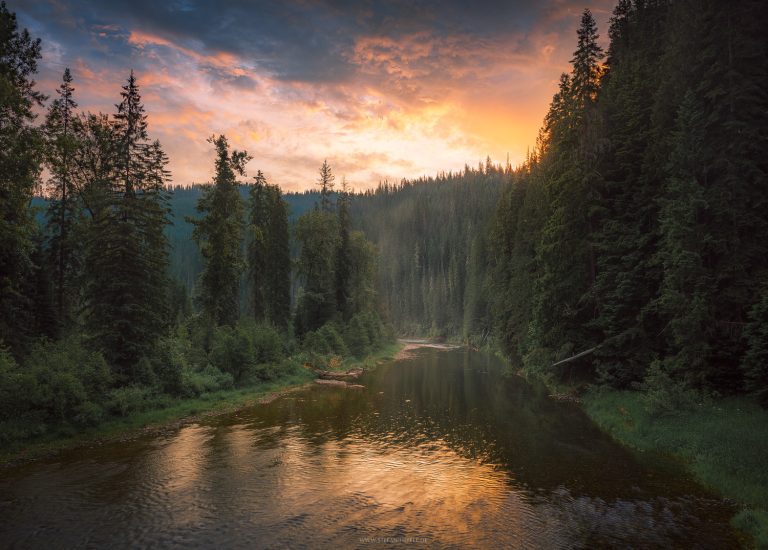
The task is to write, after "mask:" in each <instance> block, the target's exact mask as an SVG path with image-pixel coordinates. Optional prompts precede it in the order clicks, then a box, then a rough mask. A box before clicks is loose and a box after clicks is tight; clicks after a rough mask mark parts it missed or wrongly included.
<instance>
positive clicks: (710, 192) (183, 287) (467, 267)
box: [0, 0, 768, 445]
mask: <svg viewBox="0 0 768 550" xmlns="http://www.w3.org/2000/svg"><path fill="white" fill-rule="evenodd" d="M766 29H768V10H766V9H764V6H763V3H762V2H761V1H758V0H738V1H735V2H718V1H715V0H706V1H692V0H619V1H618V3H617V5H616V6H615V8H614V10H613V13H612V16H611V17H610V22H609V28H608V40H607V41H605V42H603V43H604V44H605V43H607V47H605V48H604V47H602V46H601V45H600V44H601V41H600V39H599V33H598V26H597V22H596V20H595V18H594V17H593V15H592V13H591V12H590V11H589V10H585V11H584V12H583V15H582V17H581V21H580V26H579V27H578V29H574V30H575V31H576V32H575V33H574V50H573V57H572V59H571V68H570V71H569V72H566V73H564V74H562V75H561V76H560V79H559V89H558V90H557V92H556V94H555V95H554V97H553V98H552V101H551V103H550V106H549V110H548V112H547V114H546V117H545V119H544V120H543V123H542V126H541V129H540V131H539V134H538V136H532V141H533V138H534V137H535V146H533V147H531V149H530V152H529V153H528V156H527V159H526V160H525V162H523V163H522V164H521V165H519V166H511V165H510V164H509V162H506V163H504V164H498V163H494V162H493V161H492V160H491V159H490V158H488V159H487V160H486V161H485V162H482V163H480V164H479V165H477V166H465V168H464V170H462V171H459V172H444V173H440V174H437V175H435V176H434V177H421V178H416V179H404V180H402V181H400V182H389V181H382V182H379V183H378V186H377V187H375V188H372V189H371V190H368V191H364V192H355V191H354V190H353V185H355V184H359V183H360V182H350V183H349V184H348V183H347V182H346V181H345V179H344V178H342V177H341V176H340V175H339V174H336V173H334V170H333V166H332V163H329V162H328V161H325V162H324V163H323V164H322V165H321V166H318V170H317V172H316V173H315V174H307V182H308V183H311V184H312V185H311V187H312V190H311V191H305V192H302V193H283V192H282V191H281V189H280V187H279V185H278V184H279V182H271V181H268V180H267V178H266V177H265V176H264V174H263V173H262V171H261V170H259V169H258V166H259V159H258V158H252V157H251V155H249V153H248V152H247V151H243V150H236V149H235V148H234V147H233V146H231V145H230V142H229V141H228V140H227V137H226V136H225V135H213V136H211V137H210V138H208V141H209V144H210V147H211V148H212V150H213V151H214V152H215V165H214V166H213V167H212V170H213V173H214V177H213V180H212V181H211V182H209V183H206V184H195V185H192V182H179V181H176V180H173V179H172V174H171V173H170V172H169V171H168V168H167V165H168V161H169V159H168V157H167V155H166V153H165V152H164V150H163V145H162V144H161V143H160V142H159V141H158V140H156V139H154V138H153V137H152V136H151V135H150V134H149V132H148V121H151V120H152V113H151V112H147V111H145V108H144V104H143V102H142V96H141V90H142V88H141V85H142V80H141V79H142V77H141V74H134V72H133V71H130V70H127V71H126V79H125V81H124V82H122V83H119V82H115V83H114V99H115V102H116V107H115V110H114V111H113V112H109V113H100V112H99V113H93V112H84V111H81V110H79V107H78V81H77V74H75V73H73V72H71V71H70V70H69V69H66V70H65V71H64V72H63V76H62V79H61V84H60V86H59V88H58V89H56V90H40V89H39V87H38V86H37V85H36V84H35V80H34V79H35V75H36V71H37V66H38V63H39V62H40V59H41V42H40V40H38V39H36V38H35V37H33V36H31V35H30V34H29V33H28V32H27V30H25V29H23V28H20V27H19V25H18V23H17V20H16V18H15V16H14V14H13V13H12V12H11V11H10V8H9V7H7V6H6V5H5V3H3V4H2V7H0V209H1V210H2V220H1V221H0V344H1V345H2V348H0V443H1V444H4V445H5V444H8V445H10V444H11V443H16V442H20V441H21V442H23V441H25V440H30V439H34V438H35V437H38V436H41V435H44V434H46V433H48V432H51V431H56V430H61V429H63V430H64V431H65V432H67V430H69V432H67V433H74V432H76V431H77V430H79V429H83V428H85V427H88V426H95V425H98V424H100V423H101V422H103V421H105V420H106V419H109V418H113V417H121V416H122V417H125V416H129V415H131V414H133V413H135V412H137V411H145V410H150V409H154V408H162V407H165V406H167V405H168V404H169V403H171V402H174V400H178V399H188V398H195V397H200V396H204V395H208V394H211V393H213V392H217V391H221V390H228V389H232V388H247V387H252V386H256V385H258V384H262V383H265V382H268V381H274V380H281V379H290V378H291V377H296V376H299V375H300V373H301V372H302V369H303V366H304V365H306V364H311V365H313V366H317V367H318V368H329V367H333V366H334V365H336V366H338V365H339V364H341V363H342V362H344V361H349V362H351V361H353V360H354V358H357V359H358V360H359V359H362V358H365V357H366V356H368V355H370V354H372V353H375V352H378V351H379V350H381V349H382V348H383V347H385V346H386V345H388V344H391V343H393V342H394V339H395V336H396V335H398V336H414V337H431V338H439V339H441V340H451V341H461V342H463V343H465V344H467V345H469V346H471V347H474V348H486V349H488V350H491V351H495V352H499V353H500V354H502V355H503V356H504V357H505V358H506V359H507V360H508V362H509V365H510V369H511V370H514V371H519V372H522V373H524V374H525V375H527V376H529V377H531V378H535V379H540V380H543V381H545V382H546V383H547V384H548V385H549V386H550V387H552V388H560V389H562V388H568V390H567V391H573V392H581V391H583V390H585V389H586V388H588V387H589V388H591V389H592V390H595V389H596V388H603V389H604V390H606V391H611V390H621V391H624V390H631V391H633V392H636V395H640V396H642V399H643V401H642V402H643V403H644V405H645V406H646V408H647V409H648V410H650V411H652V412H653V414H665V413H669V412H674V411H679V410H684V409H685V408H687V407H695V406H697V404H701V403H702V402H711V400H718V399H728V398H730V397H733V396H741V397H744V398H748V399H750V400H752V401H757V402H758V403H760V404H761V405H762V406H763V407H766V406H768V62H767V61H766V60H768V41H766V38H765V30H766ZM206 138H207V136H200V139H201V140H205V139H206ZM204 177H205V175H204V174H201V176H200V178H201V179H203V178H204ZM172 182H173V184H172Z"/></svg>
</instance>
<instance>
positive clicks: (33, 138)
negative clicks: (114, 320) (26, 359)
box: [0, 2, 45, 355]
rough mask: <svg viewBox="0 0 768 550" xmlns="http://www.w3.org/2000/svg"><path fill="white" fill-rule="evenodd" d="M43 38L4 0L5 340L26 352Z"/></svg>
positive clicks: (0, 23) (0, 46)
mask: <svg viewBox="0 0 768 550" xmlns="http://www.w3.org/2000/svg"><path fill="white" fill-rule="evenodd" d="M39 59H40V40H39V39H33V38H32V37H31V36H30V35H29V32H28V31H27V30H26V29H24V30H19V28H18V24H17V21H16V15H15V14H14V13H11V12H9V11H8V8H7V7H6V4H5V2H0V342H2V344H1V345H7V346H10V348H11V350H12V351H13V352H14V353H16V354H17V355H18V354H20V353H22V352H23V351H24V350H25V349H26V346H27V343H28V342H29V339H30V338H31V337H32V336H34V319H33V316H32V307H31V299H30V296H29V295H28V293H27V292H25V288H24V284H25V281H27V280H29V279H30V277H32V274H33V271H34V269H35V267H34V265H33V262H32V259H31V256H32V254H33V251H34V249H35V242H34V239H35V233H36V231H37V228H36V223H35V221H34V218H33V216H32V211H31V209H30V201H31V200H32V195H33V193H34V190H35V188H36V186H37V184H38V180H39V174H40V153H41V149H42V139H41V135H40V132H39V130H38V129H37V128H35V127H34V125H33V122H34V120H35V118H36V115H35V112H34V109H35V108H36V107H38V106H42V103H43V101H44V99H45V96H43V95H42V94H41V93H40V92H38V91H37V90H35V82H34V80H33V76H34V74H35V73H36V72H37V62H38V60H39Z"/></svg>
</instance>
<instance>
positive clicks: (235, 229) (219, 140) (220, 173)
mask: <svg viewBox="0 0 768 550" xmlns="http://www.w3.org/2000/svg"><path fill="white" fill-rule="evenodd" d="M208 142H209V143H211V144H213V146H214V148H215V149H216V172H215V176H214V181H213V185H211V186H210V187H208V188H207V189H206V190H205V191H204V192H203V196H202V197H201V198H200V200H199V201H198V203H197V211H198V212H199V213H200V214H202V215H203V217H202V218H200V219H190V220H189V221H190V222H191V223H192V224H194V231H193V238H194V239H195V241H196V242H197V243H198V246H199V247H200V252H201V253H202V255H203V261H204V267H203V273H202V275H201V278H200V288H199V301H200V304H201V306H202V308H203V311H204V313H205V314H206V316H207V317H208V319H209V320H210V321H211V322H212V323H214V324H215V325H234V324H235V322H236V321H237V319H238V317H239V313H240V300H239V297H240V275H241V273H242V272H243V269H244V267H245V261H244V258H243V251H242V240H243V231H244V220H243V210H244V208H243V201H242V199H241V198H240V192H239V191H238V182H237V179H236V177H237V174H240V175H244V174H245V165H246V163H247V162H248V161H249V160H251V157H250V156H249V155H248V153H247V152H245V151H237V150H233V151H232V152H230V150H229V143H228V142H227V138H226V137H225V136H223V135H221V136H218V137H215V136H212V137H211V138H209V140H208Z"/></svg>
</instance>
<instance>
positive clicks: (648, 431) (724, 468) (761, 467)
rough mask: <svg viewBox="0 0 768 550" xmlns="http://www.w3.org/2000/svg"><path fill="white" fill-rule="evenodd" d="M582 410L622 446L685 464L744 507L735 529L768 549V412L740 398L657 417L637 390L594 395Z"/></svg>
mask: <svg viewBox="0 0 768 550" xmlns="http://www.w3.org/2000/svg"><path fill="white" fill-rule="evenodd" d="M583 405H584V409H585V410H586V412H587V414H588V415H589V416H590V417H591V418H592V419H593V420H594V421H595V422H596V423H597V424H598V425H599V426H600V427H601V428H602V429H604V430H605V431H606V432H608V433H610V434H611V435H612V436H613V437H614V438H616V439H617V440H618V441H620V442H622V443H624V444H626V445H629V446H631V447H634V448H637V449H642V450H647V451H659V452H663V453H668V454H672V455H674V456H677V457H679V458H681V459H682V460H684V461H685V463H686V464H687V466H688V468H689V469H690V471H691V472H692V473H693V474H694V475H695V477H696V478H697V479H698V480H699V481H700V482H702V483H703V484H704V485H706V486H708V487H710V488H711V489H713V490H715V491H716V492H718V493H719V494H721V495H722V496H723V497H725V498H728V499H732V500H733V501H735V502H737V503H738V504H739V505H741V506H742V509H741V511H740V512H739V513H738V514H737V515H736V516H734V518H733V520H732V523H733V525H734V526H735V527H736V528H738V529H740V530H741V531H743V532H745V533H748V534H749V535H751V536H752V537H753V538H754V540H755V542H756V544H757V546H758V547H759V548H768V463H767V462H766V458H768V411H766V410H764V409H762V408H760V407H759V406H758V405H757V404H756V403H755V402H754V401H752V400H750V399H748V398H746V397H739V398H728V399H722V400H717V401H714V402H712V403H707V404H702V405H699V406H697V407H696V408H695V409H691V410H682V411H678V412H675V413H673V414H666V415H652V414H650V413H649V412H648V410H647V409H646V407H645V403H644V401H643V394H641V393H640V392H633V391H623V392H620V391H597V392H590V393H588V394H586V395H585V396H584V399H583Z"/></svg>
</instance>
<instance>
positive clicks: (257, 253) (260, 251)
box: [248, 170, 269, 321]
mask: <svg viewBox="0 0 768 550" xmlns="http://www.w3.org/2000/svg"><path fill="white" fill-rule="evenodd" d="M267 195H268V192H267V180H266V178H265V177H264V174H262V172H261V170H259V171H258V172H257V173H256V177H255V181H254V183H253V187H251V204H250V206H251V225H250V243H249V249H248V268H249V270H250V275H251V279H252V283H253V288H252V293H253V296H252V307H253V317H254V318H255V319H256V320H257V321H261V320H264V319H266V318H267V296H268V295H267V289H266V284H265V283H266V278H267V275H266V272H267V265H268V263H269V258H268V256H267V246H268V242H269V241H268V239H269V234H268V233H269V230H268V228H267V225H268V216H269V204H268V196H267Z"/></svg>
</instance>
